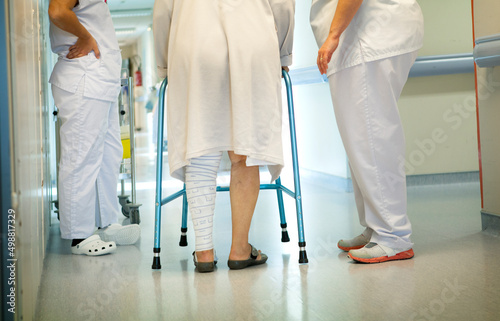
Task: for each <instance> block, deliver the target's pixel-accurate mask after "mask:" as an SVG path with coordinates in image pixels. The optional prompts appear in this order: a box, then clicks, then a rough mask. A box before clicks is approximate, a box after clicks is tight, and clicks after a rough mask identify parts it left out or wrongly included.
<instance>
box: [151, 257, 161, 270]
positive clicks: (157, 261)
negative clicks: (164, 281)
mask: <svg viewBox="0 0 500 321" xmlns="http://www.w3.org/2000/svg"><path fill="white" fill-rule="evenodd" d="M152 268H153V270H159V269H161V264H160V257H159V256H155V257H154V258H153V266H152Z"/></svg>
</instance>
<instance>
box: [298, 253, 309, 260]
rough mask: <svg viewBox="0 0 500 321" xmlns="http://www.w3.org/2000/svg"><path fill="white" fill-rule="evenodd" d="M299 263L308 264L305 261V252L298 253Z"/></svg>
mask: <svg viewBox="0 0 500 321" xmlns="http://www.w3.org/2000/svg"><path fill="white" fill-rule="evenodd" d="M299 263H309V260H308V259H307V254H306V251H300V252H299Z"/></svg>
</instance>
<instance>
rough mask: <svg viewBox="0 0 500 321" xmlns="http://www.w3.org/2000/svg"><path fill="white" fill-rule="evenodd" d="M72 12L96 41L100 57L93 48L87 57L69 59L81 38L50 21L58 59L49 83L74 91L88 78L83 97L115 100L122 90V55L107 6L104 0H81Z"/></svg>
mask: <svg viewBox="0 0 500 321" xmlns="http://www.w3.org/2000/svg"><path fill="white" fill-rule="evenodd" d="M73 12H74V13H75V14H76V16H77V18H78V20H79V21H80V23H81V24H82V25H83V26H84V27H85V28H86V29H87V30H88V32H89V33H90V34H91V35H92V36H93V37H94V39H95V40H96V42H97V45H98V47H99V51H100V53H101V58H100V59H97V58H96V57H95V54H94V52H93V51H92V52H90V53H89V54H88V55H87V56H85V57H81V58H75V59H68V58H66V55H67V54H68V52H69V47H71V46H72V45H74V44H75V43H76V41H77V39H78V38H77V37H76V36H75V35H73V34H71V33H69V32H66V31H64V30H62V29H60V28H58V27H57V26H56V25H54V24H53V23H51V24H50V43H51V46H52V51H53V52H54V53H56V54H58V55H59V59H58V61H57V63H56V65H55V66H54V70H53V71H52V75H51V77H50V80H49V82H50V83H51V84H53V85H55V86H57V87H59V88H61V89H63V90H66V91H69V92H72V93H75V92H76V90H77V88H78V84H79V83H80V81H81V80H82V79H83V78H85V87H84V96H86V97H90V98H95V99H101V100H107V101H114V100H116V99H117V98H118V94H119V92H120V71H121V62H122V58H121V53H120V47H119V46H118V41H117V39H116V34H115V29H114V27H113V21H112V20H111V14H110V12H109V8H108V5H107V4H106V3H105V2H104V0H79V4H78V5H77V6H76V7H75V8H73Z"/></svg>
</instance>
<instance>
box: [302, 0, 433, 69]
mask: <svg viewBox="0 0 500 321" xmlns="http://www.w3.org/2000/svg"><path fill="white" fill-rule="evenodd" d="M337 4H338V0H313V1H312V6H311V15H310V19H311V26H312V29H313V32H314V35H315V37H316V41H317V43H318V46H319V47H321V45H323V43H324V42H325V40H326V38H327V36H328V33H329V30H330V26H331V23H332V20H333V16H334V14H335V10H336V8H337ZM423 35H424V20H423V16H422V12H421V10H420V6H419V5H418V3H417V1H416V0H364V1H363V3H362V4H361V7H360V8H359V10H358V12H357V13H356V15H355V16H354V18H353V20H352V21H351V23H350V24H349V26H348V27H347V29H346V30H345V31H344V33H343V34H342V36H341V37H340V43H339V46H338V48H337V50H336V51H335V52H334V53H333V56H332V60H331V61H330V63H329V65H328V72H327V76H330V75H331V74H333V73H335V72H337V71H340V70H342V69H345V68H348V67H352V66H355V65H359V64H361V63H363V62H369V61H375V60H379V59H383V58H388V57H393V56H397V55H401V54H405V53H409V52H412V51H415V50H418V49H420V48H421V47H422V44H423Z"/></svg>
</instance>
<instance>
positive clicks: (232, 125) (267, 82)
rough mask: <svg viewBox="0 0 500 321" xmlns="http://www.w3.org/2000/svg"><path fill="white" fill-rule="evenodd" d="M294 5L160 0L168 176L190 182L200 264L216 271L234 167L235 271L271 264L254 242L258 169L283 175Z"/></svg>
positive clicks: (157, 28)
mask: <svg viewBox="0 0 500 321" xmlns="http://www.w3.org/2000/svg"><path fill="white" fill-rule="evenodd" d="M294 6H295V1H294V0H252V1H247V0H231V1H228V0H157V1H155V7H154V14H153V16H154V17H153V31H154V38H155V47H156V60H157V66H158V75H159V76H160V77H162V78H164V77H167V76H168V89H167V90H168V96H167V97H168V98H167V100H168V101H167V114H168V117H167V119H168V124H167V135H168V144H169V146H168V150H169V155H168V158H169V166H170V173H171V175H172V176H173V177H175V178H178V179H180V180H183V181H185V182H186V191H187V197H188V202H189V208H190V213H191V217H192V220H193V226H194V229H195V235H196V255H195V256H194V259H195V265H196V266H197V268H198V271H212V270H213V267H214V265H215V263H214V262H215V261H216V260H215V259H214V251H213V241H212V220H213V211H214V202H215V185H216V181H215V180H216V172H217V168H218V167H219V162H220V158H221V155H222V152H223V151H228V154H229V157H230V159H231V163H232V167H231V183H230V196H231V212H232V221H233V231H232V232H233V233H232V246H231V252H230V254H229V261H228V265H229V267H230V268H232V269H239V268H244V267H246V266H249V265H255V264H261V263H264V262H265V261H266V259H267V257H266V256H265V255H264V254H262V255H261V254H259V251H257V250H256V249H255V248H253V247H252V246H251V245H250V244H249V243H248V232H249V228H250V223H251V219H252V215H253V211H254V208H255V203H256V201H257V197H258V193H259V184H260V181H259V165H267V167H268V169H269V171H270V173H271V175H272V178H273V180H274V179H276V178H277V177H278V176H279V173H280V171H281V168H282V167H283V151H282V140H281V68H282V66H289V65H290V64H291V51H292V39H293V22H294V20H293V16H294Z"/></svg>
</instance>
